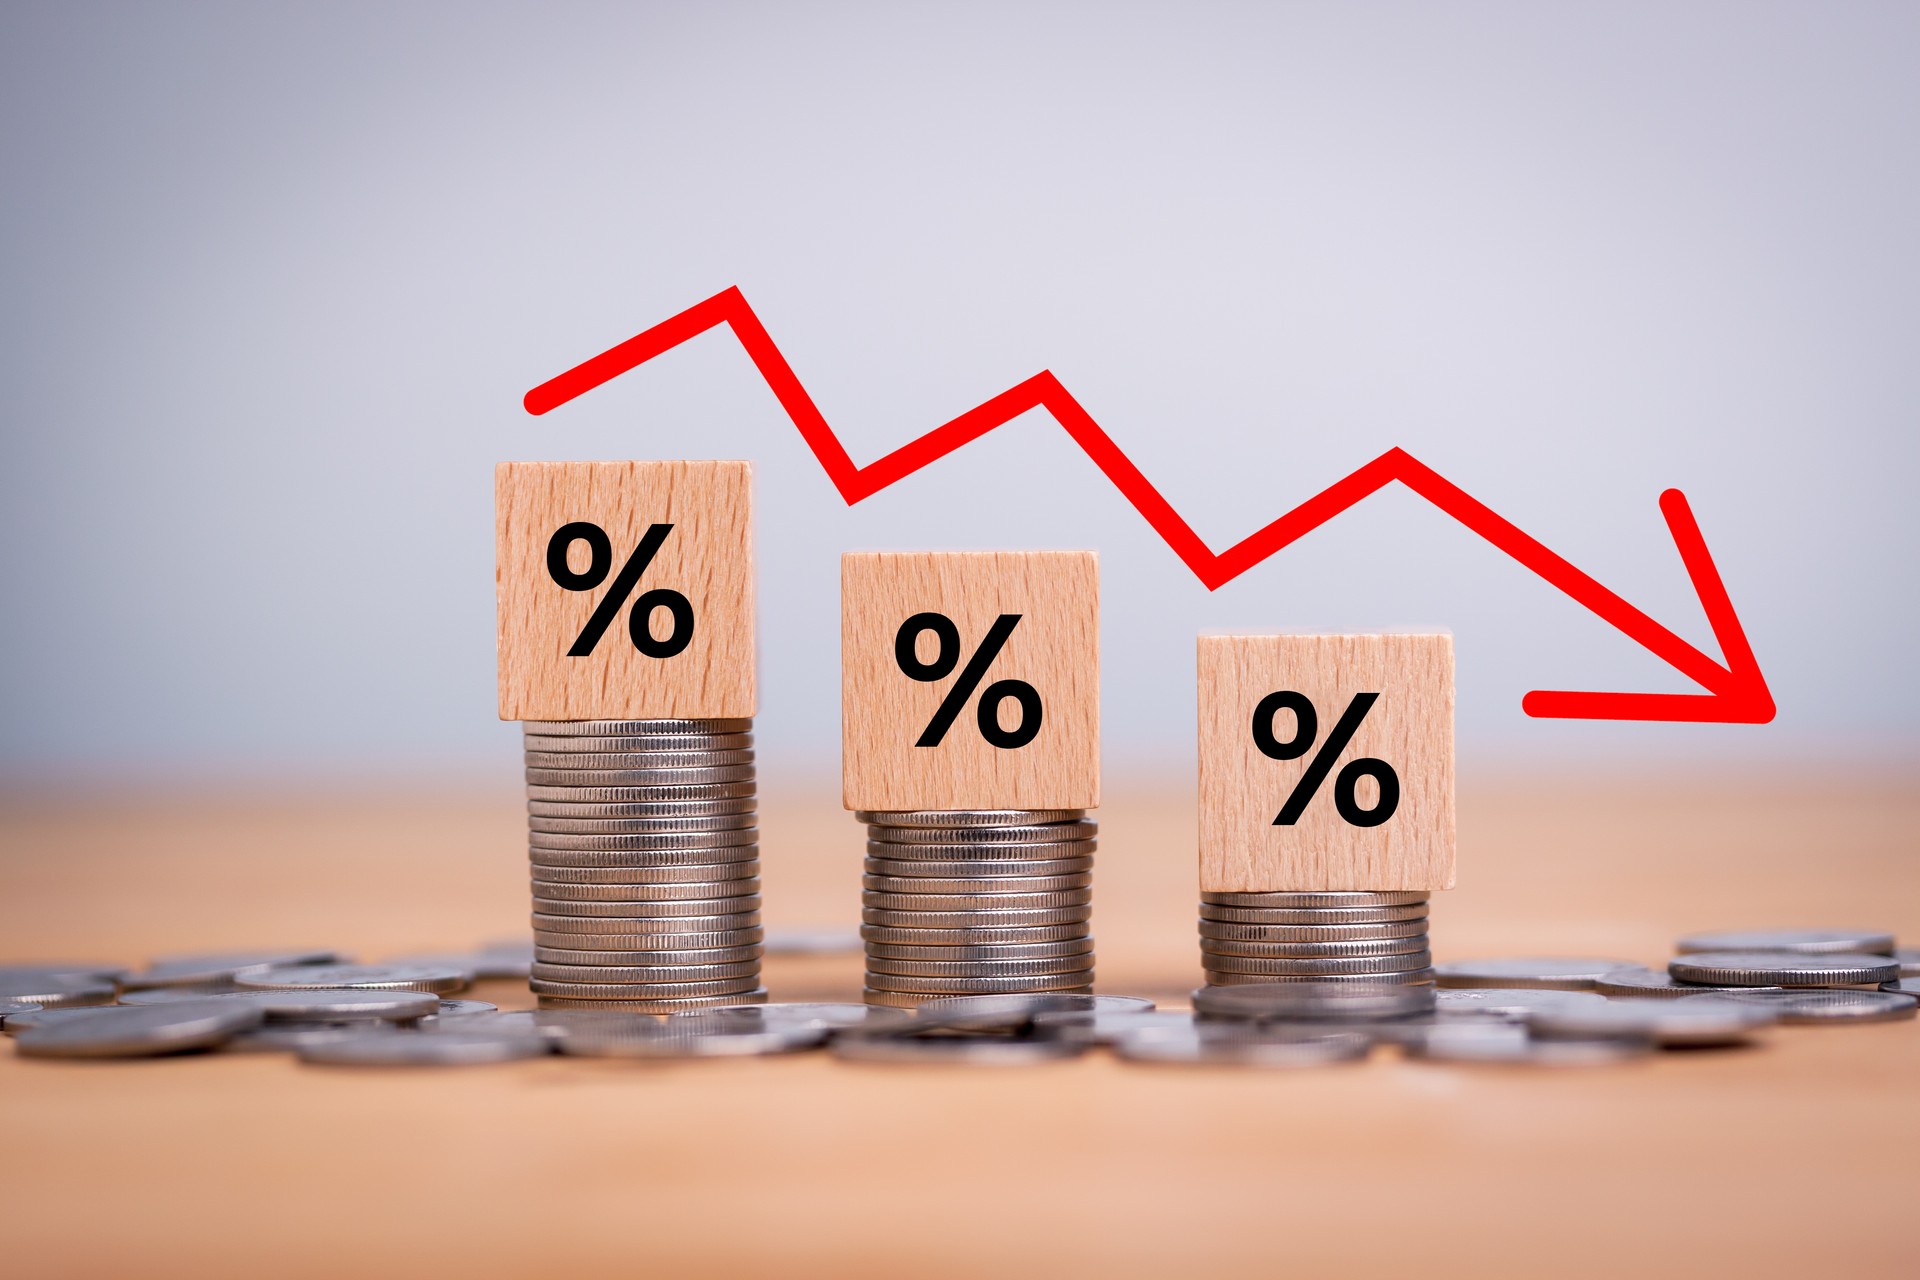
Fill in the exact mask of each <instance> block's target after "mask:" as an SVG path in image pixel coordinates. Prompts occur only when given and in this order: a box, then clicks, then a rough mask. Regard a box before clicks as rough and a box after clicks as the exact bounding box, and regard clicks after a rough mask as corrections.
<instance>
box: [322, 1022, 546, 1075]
mask: <svg viewBox="0 0 1920 1280" xmlns="http://www.w3.org/2000/svg"><path fill="white" fill-rule="evenodd" d="M549 1051H550V1050H549V1045H548V1042H547V1041H546V1040H545V1039H544V1038H542V1037H540V1036H538V1035H527V1034H525V1033H516V1032H502V1031H480V1030H472V1031H469V1030H458V1031H437V1032H433V1033H430V1034H429V1033H425V1032H421V1033H417V1034H409V1033H407V1032H390V1033H380V1032H376V1033H374V1034H371V1035H366V1034H361V1035H346V1036H333V1037H327V1038H323V1039H318V1040H316V1041H314V1042H312V1043H309V1044H304V1045H302V1046H300V1049H299V1054H300V1061H302V1062H318V1063H326V1064H328V1065H330V1066H356V1067H466V1066H482V1065H486V1064H488V1063H495V1062H518V1061H521V1060H523V1059H527V1058H540V1057H545V1056H546V1055H547V1053H548V1052H549Z"/></svg>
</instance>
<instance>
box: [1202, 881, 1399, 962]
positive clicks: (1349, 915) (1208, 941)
mask: <svg viewBox="0 0 1920 1280" xmlns="http://www.w3.org/2000/svg"><path fill="white" fill-rule="evenodd" d="M1200 960H1201V964H1202V965H1203V967H1204V968H1205V969H1206V975H1207V983H1208V985H1209V986H1240V985H1245V984H1248V983H1265V982H1366V983H1383V982H1384V983H1392V984H1396V985H1412V984H1431V983H1432V982H1433V957H1432V955H1431V953H1430V952H1429V951H1428V950H1427V895H1426V894H1425V893H1424V892H1418V891H1412V890H1407V891H1390V892H1369V893H1362V892H1344V893H1330V892H1313V893H1203V894H1201V895H1200Z"/></svg>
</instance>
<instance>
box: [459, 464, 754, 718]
mask: <svg viewBox="0 0 1920 1280" xmlns="http://www.w3.org/2000/svg"><path fill="white" fill-rule="evenodd" d="M494 519H495V534H496V539H497V559H496V561H495V568H494V576H495V581H496V586H497V589H498V595H499V605H500V614H499V642H500V718H501V719H502V720H632V719H653V718H663V719H683V718H685V719H704V718H707V717H735V716H751V715H752V714H753V713H754V701H755V690H754V619H753V469H752V466H751V465H750V464H748V463H745V462H503V463H501V464H500V465H499V466H498V467H497V468H495V470H494ZM649 553H651V559H650V560H648V561H647V563H646V565H645V567H644V568H641V567H640V562H641V561H642V560H647V557H648V554H649ZM636 615H638V618H639V621H638V622H636V621H634V619H635V618H636ZM596 633H597V634H596Z"/></svg>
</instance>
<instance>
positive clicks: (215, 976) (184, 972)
mask: <svg viewBox="0 0 1920 1280" xmlns="http://www.w3.org/2000/svg"><path fill="white" fill-rule="evenodd" d="M339 960H340V953H339V952H337V951H329V950H327V949H326V948H324V947H311V948H305V949H297V950H291V951H287V950H281V951H232V952H215V953H213V954H211V955H187V956H162V957H160V958H159V959H157V960H154V961H152V962H151V963H149V964H148V965H147V967H146V968H145V969H142V970H141V971H140V972H139V973H134V974H129V975H128V976H127V978H126V981H125V984H124V985H125V986H126V987H127V989H128V990H129V991H139V990H142V989H145V988H149V987H204V986H209V985H211V984H213V983H220V982H231V981H233V980H234V978H236V977H238V976H239V975H240V974H243V973H258V972H259V971H260V970H262V969H273V968H278V967H280V966H283V965H304V964H334V963H337V962H338V961H339Z"/></svg>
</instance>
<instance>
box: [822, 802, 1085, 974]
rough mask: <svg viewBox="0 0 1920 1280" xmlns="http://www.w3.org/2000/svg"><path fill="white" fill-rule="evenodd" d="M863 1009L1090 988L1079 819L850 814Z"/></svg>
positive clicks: (1044, 814)
mask: <svg viewBox="0 0 1920 1280" xmlns="http://www.w3.org/2000/svg"><path fill="white" fill-rule="evenodd" d="M854 816H855V817H857V818H859V819H860V821H862V822H864V823H866V824H868V825H867V861H866V877H865V879H864V880H863V881H862V887H863V889H864V892H863V893H862V895H861V907H862V910H861V913H860V919H861V924H862V928H861V930H860V934H861V936H862V937H863V938H864V939H865V940H866V944H867V986H866V999H867V1002H868V1003H869V1004H881V1005H895V1006H900V1007H911V1006H913V1005H917V1004H919V1003H920V1002H921V1001H922V1000H927V999H932V998H935V997H939V996H956V995H1001V994H1015V993H1021V992H1037V991H1079V992H1084V991H1088V990H1091V989H1092V986H1093V935H1092V934H1091V933H1089V932H1088V924H1087V922H1088V920H1089V918H1090V917H1091V915H1092V907H1091V906H1090V904H1091V902H1092V900H1093V887H1092V886H1093V851H1094V846H1095V840H1094V830H1095V827H1094V823H1093V822H1092V821H1091V820H1090V819H1088V818H1087V816H1086V812H1085V811H1084V810H1081V809H960V810H917V811H909V812H861V813H857V814H855V815H854Z"/></svg>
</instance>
